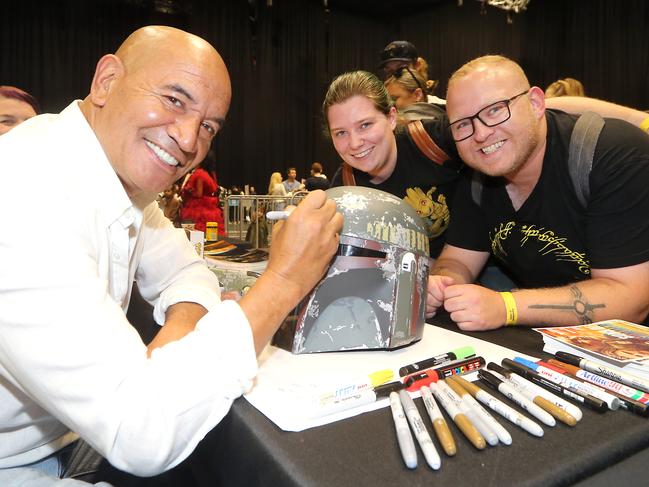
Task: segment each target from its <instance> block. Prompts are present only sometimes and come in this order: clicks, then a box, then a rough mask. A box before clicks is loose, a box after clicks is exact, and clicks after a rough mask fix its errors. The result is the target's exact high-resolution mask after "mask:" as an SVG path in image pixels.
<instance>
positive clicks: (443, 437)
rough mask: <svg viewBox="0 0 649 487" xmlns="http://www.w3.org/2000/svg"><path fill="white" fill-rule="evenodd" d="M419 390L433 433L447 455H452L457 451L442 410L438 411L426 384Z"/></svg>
mask: <svg viewBox="0 0 649 487" xmlns="http://www.w3.org/2000/svg"><path fill="white" fill-rule="evenodd" d="M419 392H420V393H421V398H422V400H423V401H424V405H425V406H426V411H428V416H430V420H431V422H432V423H433V430H435V435H436V436H437V439H438V440H439V443H440V445H442V449H443V450H444V453H446V454H447V455H448V456H449V457H452V456H453V455H455V454H456V453H457V446H456V445H455V440H454V439H453V434H452V433H451V429H450V428H449V427H448V423H447V422H446V420H445V419H444V416H443V415H442V411H440V409H439V406H438V405H437V403H436V402H435V399H434V398H433V394H432V393H431V392H430V389H429V388H428V387H427V386H423V387H421V388H420V389H419Z"/></svg>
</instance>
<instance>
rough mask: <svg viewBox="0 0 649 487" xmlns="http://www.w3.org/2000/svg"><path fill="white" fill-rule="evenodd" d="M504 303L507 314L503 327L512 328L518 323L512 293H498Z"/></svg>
mask: <svg viewBox="0 0 649 487" xmlns="http://www.w3.org/2000/svg"><path fill="white" fill-rule="evenodd" d="M500 295H501V296H502V298H503V301H504V302H505V312H506V313H507V321H505V326H513V325H515V324H516V323H517V322H518V308H517V307H516V300H515V299H514V296H512V293H509V292H506V293H500Z"/></svg>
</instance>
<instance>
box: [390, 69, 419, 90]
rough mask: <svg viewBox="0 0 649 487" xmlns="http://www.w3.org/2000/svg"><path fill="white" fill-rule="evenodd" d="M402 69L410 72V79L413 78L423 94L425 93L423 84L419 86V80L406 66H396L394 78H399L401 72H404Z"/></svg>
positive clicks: (401, 74)
mask: <svg viewBox="0 0 649 487" xmlns="http://www.w3.org/2000/svg"><path fill="white" fill-rule="evenodd" d="M404 71H408V73H410V76H412V79H414V80H415V83H417V86H419V88H420V89H421V91H422V93H423V94H426V90H425V89H424V87H423V86H421V83H420V82H419V80H418V79H417V77H416V76H415V74H414V73H413V72H412V71H410V68H409V67H408V66H401V67H400V68H398V69H397V70H396V71H395V72H394V77H395V78H396V79H399V78H401V76H403V72H404Z"/></svg>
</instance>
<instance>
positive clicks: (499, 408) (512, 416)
mask: <svg viewBox="0 0 649 487" xmlns="http://www.w3.org/2000/svg"><path fill="white" fill-rule="evenodd" d="M453 380H454V381H456V382H458V383H459V384H460V385H461V386H462V387H464V388H465V389H466V390H467V391H469V394H471V395H472V396H473V397H475V398H476V399H477V400H478V401H480V402H481V403H482V404H484V405H486V406H488V407H489V408H490V409H491V410H493V411H495V412H497V413H498V414H500V415H501V416H502V417H503V418H505V419H506V420H508V421H511V422H512V423H514V424H515V425H516V426H519V427H520V428H522V429H524V430H525V431H527V432H528V433H530V434H531V435H534V436H539V437H541V436H543V428H541V427H540V426H539V425H538V424H537V423H535V422H534V421H532V420H531V419H529V418H527V417H525V416H523V415H522V414H521V413H519V412H518V411H516V410H515V409H513V408H511V407H509V406H508V405H507V404H505V403H504V402H502V401H500V400H498V399H496V398H495V397H494V396H492V395H491V394H489V393H488V392H487V391H483V390H482V389H480V388H479V387H478V386H476V385H475V384H473V383H472V382H469V381H468V380H465V379H463V378H462V377H454V378H453Z"/></svg>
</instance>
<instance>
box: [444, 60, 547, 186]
mask: <svg viewBox="0 0 649 487" xmlns="http://www.w3.org/2000/svg"><path fill="white" fill-rule="evenodd" d="M446 112H447V114H448V118H449V121H450V123H451V133H452V135H453V138H454V139H455V141H456V146H457V149H458V152H459V154H460V157H462V159H463V160H464V162H465V163H466V164H467V165H469V166H471V167H472V168H474V169H477V170H478V171H481V172H483V173H485V174H488V175H490V176H512V175H515V174H516V173H517V171H520V170H521V168H523V167H524V166H527V167H531V166H530V164H527V163H528V162H529V161H532V160H533V162H534V164H536V163H537V162H538V155H539V154H540V153H541V152H542V151H543V149H544V147H545V145H544V144H545V133H546V122H545V97H544V94H543V91H542V90H540V89H539V88H538V87H530V84H529V81H528V79H527V76H525V73H524V72H523V70H522V68H521V67H520V66H519V65H518V64H517V63H515V62H514V61H512V60H511V59H508V58H506V57H503V56H483V57H479V58H476V59H474V60H472V61H470V62H468V63H466V64H465V65H464V66H462V67H461V68H460V69H458V70H457V71H456V72H455V73H453V75H452V76H451V78H450V79H449V83H448V90H447V93H446ZM512 177H513V176H512Z"/></svg>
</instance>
